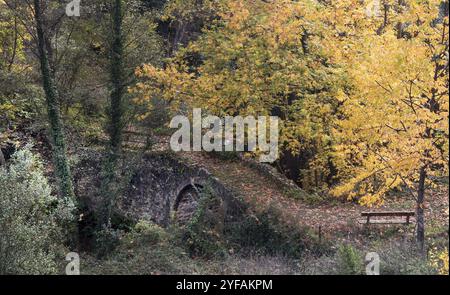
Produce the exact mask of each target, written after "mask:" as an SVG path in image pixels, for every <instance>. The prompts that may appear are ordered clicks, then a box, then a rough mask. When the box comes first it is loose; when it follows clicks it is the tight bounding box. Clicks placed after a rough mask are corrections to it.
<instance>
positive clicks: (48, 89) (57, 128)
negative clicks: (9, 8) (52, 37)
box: [34, 0, 75, 200]
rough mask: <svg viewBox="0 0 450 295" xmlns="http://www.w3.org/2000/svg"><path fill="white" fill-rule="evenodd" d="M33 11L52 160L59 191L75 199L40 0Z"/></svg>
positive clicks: (37, 0) (35, 3)
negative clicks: (51, 145)
mask: <svg viewBox="0 0 450 295" xmlns="http://www.w3.org/2000/svg"><path fill="white" fill-rule="evenodd" d="M34 13H35V21H36V33H37V41H38V51H39V60H40V64H41V74H42V84H43V88H44V92H45V98H46V103H47V114H48V121H49V123H50V133H51V138H52V143H53V162H54V165H55V172H56V176H57V178H58V179H59V184H60V191H61V193H62V194H63V195H64V197H66V198H71V199H72V200H74V199H75V193H74V190H73V184H72V177H71V173H70V167H69V164H68V161H67V156H66V144H65V139H64V133H63V126H62V122H61V118H60V114H59V104H58V100H57V94H56V88H55V84H54V81H53V77H52V73H51V70H50V65H49V59H48V54H47V51H46V46H45V34H44V26H43V15H42V11H41V1H40V0H34Z"/></svg>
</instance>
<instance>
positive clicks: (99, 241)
mask: <svg viewBox="0 0 450 295" xmlns="http://www.w3.org/2000/svg"><path fill="white" fill-rule="evenodd" d="M69 2H70V1H56V0H54V1H52V0H0V148H1V149H0V274H27V273H32V274H36V273H37V274H47V273H63V272H64V264H65V263H66V261H65V260H64V258H65V255H66V254H67V253H69V252H77V253H80V255H81V269H82V272H83V273H93V274H100V273H120V274H127V273H139V274H141V273H146V274H148V273H150V274H161V273H163V274H166V273H169V274H172V273H208V274H211V273H243V274H251V273H269V274H270V273H280V274H284V273H289V274H323V273H334V274H337V273H340V274H361V273H363V272H364V271H365V268H364V261H363V260H364V255H365V253H367V252H377V253H380V255H381V256H382V261H384V265H382V266H381V272H382V273H395V274H411V273H415V274H416V273H417V274H430V273H443V274H445V273H446V274H448V214H449V211H448V196H447V195H446V194H447V193H448V155H449V150H448V146H449V127H448V115H449V113H448V112H449V92H448V86H449V85H448V83H449V80H448V78H449V77H448V74H449V53H448V52H449V51H448V50H449V18H448V12H449V3H448V1H447V0H427V1H422V0H420V1H419V0H380V1H359V0H342V1H331V0H330V1H328V0H317V1H315V0H299V1H292V0H273V1H263V0H249V1H241V0H129V1H123V0H92V1H81V3H80V15H79V16H68V15H67V11H66V7H67V5H68V3H69ZM73 2H77V1H73ZM194 108H202V110H203V111H204V112H205V114H211V115H217V116H220V117H224V116H238V115H240V116H248V115H252V116H278V117H279V118H280V140H279V158H278V160H277V161H276V162H275V163H272V164H271V165H263V164H259V163H256V161H255V160H254V158H256V157H257V156H258V155H259V151H256V152H246V153H237V152H213V153H205V152H200V153H184V152H183V153H174V152H172V151H170V150H169V148H168V147H167V142H168V137H170V134H171V133H173V130H171V129H170V128H169V127H168V126H169V122H170V120H171V118H173V117H174V116H176V115H180V114H183V115H186V116H192V110H193V109H194ZM161 159H163V160H161ZM193 167H194V168H193ZM197 168H199V169H200V168H202V169H206V170H208V173H210V174H211V175H212V176H213V177H214V179H216V180H217V181H218V183H219V184H212V185H209V184H208V185H202V188H201V190H199V189H198V187H196V186H195V185H193V186H191V187H187V188H186V189H183V190H181V192H180V194H179V196H177V199H176V201H174V204H172V203H171V202H172V200H171V199H170V198H169V197H167V199H163V200H162V201H161V200H160V198H161V195H164V194H165V193H167V192H168V191H169V189H168V187H169V186H167V183H166V184H165V185H166V186H165V185H163V184H161V183H162V181H166V180H167V179H169V176H167V175H168V173H169V172H168V171H170V173H172V174H170V173H169V174H170V175H172V176H170V177H173V178H174V179H175V180H170V182H171V183H174V186H176V185H177V184H180V183H182V178H183V177H184V176H185V175H187V173H188V172H186V171H188V170H189V169H193V170H195V169H197ZM189 171H190V170H189ZM195 171H197V170H195ZM189 173H190V172H189ZM274 175H275V176H274ZM273 177H275V179H274V178H273ZM137 179H139V181H138V180H137ZM214 181H215V180H214ZM167 182H169V181H167ZM155 183H156V184H155ZM171 185H172V184H171ZM210 186H211V187H210ZM222 186H223V187H224V188H223V189H222ZM218 187H219V188H220V189H218ZM225 189H226V190H227V192H228V190H229V191H232V192H233V193H232V195H233V196H232V197H230V199H232V200H233V201H232V202H231V201H229V200H228V199H226V198H225V197H224V195H227V198H228V193H227V194H225V193H223V190H225ZM133 190H136V191H140V195H139V194H138V193H136V192H135V193H133ZM144 191H145V193H143V192H144ZM133 194H134V195H133ZM136 195H139V196H146V197H148V198H149V199H151V200H150V201H145V202H144V204H145V206H148V207H149V208H150V209H149V211H145V210H141V211H139V210H138V213H136V214H134V213H130V210H128V209H127V208H132V207H133V205H130V204H135V203H139V200H138V199H133V197H132V196H136ZM230 195H231V193H230ZM165 202H167V203H168V205H167V208H166V207H165V206H166V203H165ZM228 202H231V203H233V204H234V205H233V206H234V207H233V206H231V205H228ZM162 203H164V204H162ZM124 204H125V205H124ZM149 204H150V205H149ZM224 204H225V205H224ZM236 204H237V205H236ZM127 206H128V207H127ZM145 206H144V207H145ZM228 207H229V208H231V207H233V210H231V209H230V210H228V211H226V210H225V209H224V208H228ZM133 208H134V207H133ZM145 208H147V207H145ZM160 208H163V209H160ZM180 208H181V209H180ZM369 208H370V209H369ZM166 209H167V210H166ZM175 209H176V210H175ZM377 209H378V210H382V209H383V210H391V211H392V210H410V211H411V210H412V211H415V215H416V216H415V219H414V223H413V225H409V224H408V225H406V226H403V225H398V226H397V225H394V226H391V225H389V226H378V225H375V226H373V227H372V226H371V227H370V228H368V227H365V226H361V225H359V224H357V220H358V218H359V217H360V213H361V212H363V211H368V210H377ZM172 210H174V212H172ZM144 211H145V212H144ZM154 211H155V212H157V213H154ZM166 211H167V212H166ZM149 212H150V213H149ZM162 212H165V213H164V214H165V215H164V216H162V217H161V216H160V215H162V214H163V213H162ZM166 213H167V214H166ZM180 216H181V217H180Z"/></svg>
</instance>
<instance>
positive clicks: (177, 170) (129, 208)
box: [74, 153, 239, 226]
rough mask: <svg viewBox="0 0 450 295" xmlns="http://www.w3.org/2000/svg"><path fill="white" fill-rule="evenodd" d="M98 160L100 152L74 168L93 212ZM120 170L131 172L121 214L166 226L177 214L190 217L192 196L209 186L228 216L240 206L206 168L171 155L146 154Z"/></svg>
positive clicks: (119, 204) (121, 200)
mask: <svg viewBox="0 0 450 295" xmlns="http://www.w3.org/2000/svg"><path fill="white" fill-rule="evenodd" d="M93 159H95V160H93ZM98 159H101V155H89V156H88V157H86V159H85V160H81V161H80V163H79V165H78V166H77V168H76V169H75V171H74V175H75V177H74V178H75V184H76V187H77V195H78V196H80V197H81V198H82V199H84V203H85V204H87V206H88V207H89V208H90V210H92V211H95V210H96V208H97V207H98V204H100V202H99V200H98V195H99V192H98V188H99V186H100V179H99V171H100V169H99V167H100V165H99V164H100V163H99V161H98ZM127 162H132V161H127ZM121 170H123V171H122V173H121V175H124V177H126V176H125V175H127V174H129V175H131V177H130V178H129V179H128V181H127V182H128V185H127V186H126V187H125V190H124V193H123V195H122V196H121V197H120V198H119V200H117V207H118V209H119V211H120V212H121V214H124V215H126V216H128V217H130V218H131V219H133V220H140V219H144V220H149V221H153V222H155V223H157V224H159V225H162V226H167V225H169V224H170V223H171V222H172V221H173V220H172V219H173V218H172V217H173V216H175V215H178V216H184V217H182V219H186V218H189V216H191V215H192V213H193V212H194V211H195V207H196V202H195V201H192V199H191V198H192V196H194V198H196V197H195V193H196V191H197V189H196V188H202V187H206V186H208V187H209V188H210V189H211V190H212V191H213V192H214V195H215V196H217V197H220V198H221V199H222V202H221V204H223V211H224V212H225V215H227V212H229V210H230V209H233V208H234V209H233V210H236V209H237V208H239V202H238V201H237V199H236V198H235V194H234V193H233V192H232V191H230V190H229V189H227V188H226V187H225V186H224V185H223V184H222V183H220V181H218V180H217V179H216V178H214V177H213V176H212V175H211V174H210V173H209V172H208V171H207V170H205V169H203V168H198V167H195V166H190V165H187V164H186V163H184V162H182V161H181V160H180V159H178V158H177V157H176V156H174V155H172V154H168V153H161V154H147V155H145V156H144V157H143V158H142V160H140V161H139V163H138V164H137V165H135V166H134V167H123V168H122V169H121ZM130 173H131V174H130ZM183 198H190V199H191V200H187V199H183ZM180 204H181V205H180ZM177 210H184V212H176V211H177ZM184 222H186V220H184Z"/></svg>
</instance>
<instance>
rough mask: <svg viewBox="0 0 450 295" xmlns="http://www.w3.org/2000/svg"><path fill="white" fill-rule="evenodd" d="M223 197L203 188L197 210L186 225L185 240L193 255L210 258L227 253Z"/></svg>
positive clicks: (207, 188)
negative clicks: (222, 207)
mask: <svg viewBox="0 0 450 295" xmlns="http://www.w3.org/2000/svg"><path fill="white" fill-rule="evenodd" d="M221 205H222V204H221V199H220V198H218V197H216V196H215V195H214V192H213V191H212V190H211V189H210V188H209V187H205V188H204V189H202V192H201V194H200V199H199V202H198V207H197V211H196V212H195V214H194V215H193V216H192V218H191V220H190V221H189V223H188V224H187V225H186V228H185V232H184V238H183V241H184V242H185V244H186V245H187V248H188V250H189V253H190V254H191V256H197V257H204V258H210V257H213V256H223V255H224V254H225V248H224V241H223V232H222V229H223V218H224V216H223V214H221V211H220V210H217V209H218V208H220V207H221Z"/></svg>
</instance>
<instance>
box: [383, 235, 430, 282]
mask: <svg viewBox="0 0 450 295" xmlns="http://www.w3.org/2000/svg"><path fill="white" fill-rule="evenodd" d="M376 252H377V253H379V255H380V259H381V263H380V273H381V274H382V275H427V274H436V270H435V269H433V267H432V266H431V265H430V264H429V263H428V261H427V259H426V258H425V257H424V255H423V254H421V253H420V251H419V250H418V249H417V246H416V245H415V243H411V244H406V245H398V244H396V243H392V244H388V245H384V246H383V247H382V248H380V249H377V250H376Z"/></svg>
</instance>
